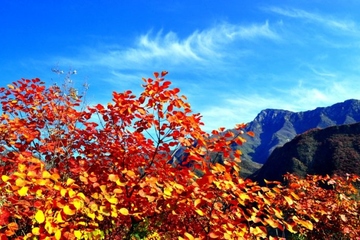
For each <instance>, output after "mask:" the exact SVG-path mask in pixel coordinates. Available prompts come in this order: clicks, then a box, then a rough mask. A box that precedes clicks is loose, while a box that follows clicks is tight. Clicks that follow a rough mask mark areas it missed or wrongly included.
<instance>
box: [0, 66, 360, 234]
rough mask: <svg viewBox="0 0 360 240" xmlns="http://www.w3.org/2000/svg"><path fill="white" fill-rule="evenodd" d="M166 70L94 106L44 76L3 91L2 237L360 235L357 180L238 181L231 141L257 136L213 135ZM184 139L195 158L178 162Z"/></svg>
mask: <svg viewBox="0 0 360 240" xmlns="http://www.w3.org/2000/svg"><path fill="white" fill-rule="evenodd" d="M166 74H167V72H165V71H163V72H161V73H154V78H153V79H152V78H149V79H143V81H144V83H143V85H142V86H143V88H144V90H143V92H142V93H141V94H140V95H139V96H135V95H134V94H133V93H132V92H131V91H125V92H122V93H118V92H114V93H113V99H112V102H111V103H108V104H107V105H105V106H104V105H102V104H97V105H94V106H89V107H87V108H83V107H82V100H81V96H79V95H78V94H77V92H76V91H75V90H74V89H73V88H61V87H59V86H56V85H54V86H49V87H47V86H46V85H45V83H43V82H41V81H40V80H39V79H32V80H28V79H22V80H19V81H17V82H14V83H12V84H9V85H7V87H6V88H0V99H1V104H2V115H1V116H0V144H1V145H0V152H1V156H0V177H1V179H0V191H1V194H0V239H145V238H148V239H285V238H286V239H290V238H291V236H298V237H302V236H304V237H307V238H309V239H328V237H335V238H336V237H339V236H340V237H343V238H344V239H355V238H356V237H358V236H360V230H359V229H360V219H359V212H360V206H359V202H358V199H359V198H358V195H357V190H356V188H355V187H354V186H353V184H354V183H355V182H356V181H359V178H358V177H356V176H348V177H347V178H341V177H333V178H330V177H328V176H323V177H321V176H309V177H308V178H306V179H298V178H297V177H295V176H292V175H287V176H286V178H287V184H285V185H281V184H280V183H277V182H268V186H259V185H258V184H257V183H254V182H251V181H250V180H245V179H243V178H240V177H239V171H241V169H240V168H239V165H238V163H239V162H240V155H241V152H240V151H239V150H237V151H235V152H233V151H232V150H231V147H230V145H231V144H232V143H234V142H236V143H237V144H238V145H241V144H243V143H244V142H245V139H244V138H243V134H249V135H252V134H253V133H251V132H248V133H246V132H244V128H245V125H244V124H239V125H237V126H236V127H235V128H234V131H226V130H225V129H224V128H219V129H218V130H214V131H212V132H211V133H210V134H208V133H206V132H205V131H203V130H202V128H201V127H202V125H203V123H202V122H201V116H200V115H199V114H194V113H193V112H192V111H191V108H190V104H189V103H188V102H187V100H186V97H185V96H180V95H179V92H180V90H179V89H178V88H172V87H171V82H170V81H168V80H165V76H166ZM195 141H196V142H197V144H196V146H195V145H194V142H195ZM178 145H181V146H184V147H186V151H187V154H188V157H187V158H186V159H184V162H183V163H182V164H176V163H173V164H169V163H168V162H169V160H170V159H171V152H172V151H173V150H174V148H175V147H177V146H178ZM214 153H215V154H219V155H221V157H222V159H224V162H223V163H222V164H220V163H218V162H216V161H215V162H214V161H213V156H214Z"/></svg>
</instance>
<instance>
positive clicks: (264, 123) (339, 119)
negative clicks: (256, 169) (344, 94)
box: [241, 99, 360, 164]
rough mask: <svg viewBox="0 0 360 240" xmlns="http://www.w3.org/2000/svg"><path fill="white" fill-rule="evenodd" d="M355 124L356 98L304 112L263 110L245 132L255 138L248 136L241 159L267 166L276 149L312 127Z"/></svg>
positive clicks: (359, 117)
mask: <svg viewBox="0 0 360 240" xmlns="http://www.w3.org/2000/svg"><path fill="white" fill-rule="evenodd" d="M356 122H360V100H357V99H349V100H346V101H344V102H341V103H335V104H333V105H331V106H328V107H318V108H316V109H313V110H308V111H303V112H292V111H289V110H281V109H264V110H262V111H261V112H260V113H259V114H258V115H257V116H256V117H255V118H254V120H253V121H251V122H249V123H248V124H247V128H246V131H252V132H254V133H255V137H246V140H247V142H246V143H245V144H244V145H243V146H242V147H241V151H242V152H243V156H242V158H243V159H244V160H251V161H254V162H257V163H261V164H264V163H265V162H266V160H267V158H268V157H269V156H270V154H271V153H272V151H273V150H274V149H275V148H276V147H279V146H282V145H284V144H285V143H287V142H289V141H290V140H292V139H293V138H294V137H295V136H296V135H298V134H301V133H304V132H306V131H308V130H309V129H313V128H326V127H330V126H336V125H341V124H351V123H356Z"/></svg>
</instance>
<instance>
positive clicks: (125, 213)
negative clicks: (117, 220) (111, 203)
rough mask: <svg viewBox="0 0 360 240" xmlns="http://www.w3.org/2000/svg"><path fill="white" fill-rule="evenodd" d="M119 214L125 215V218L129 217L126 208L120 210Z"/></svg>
mask: <svg viewBox="0 0 360 240" xmlns="http://www.w3.org/2000/svg"><path fill="white" fill-rule="evenodd" d="M119 212H120V213H121V214H122V215H125V216H127V215H129V210H127V209H126V208H121V209H120V210H119Z"/></svg>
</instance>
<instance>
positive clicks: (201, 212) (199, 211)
mask: <svg viewBox="0 0 360 240" xmlns="http://www.w3.org/2000/svg"><path fill="white" fill-rule="evenodd" d="M195 212H197V214H199V215H200V216H204V212H203V211H201V210H200V209H196V210H195Z"/></svg>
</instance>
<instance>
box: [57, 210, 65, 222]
mask: <svg viewBox="0 0 360 240" xmlns="http://www.w3.org/2000/svg"><path fill="white" fill-rule="evenodd" d="M56 221H57V222H58V223H63V222H65V221H64V219H63V218H62V216H61V212H57V214H56Z"/></svg>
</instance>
